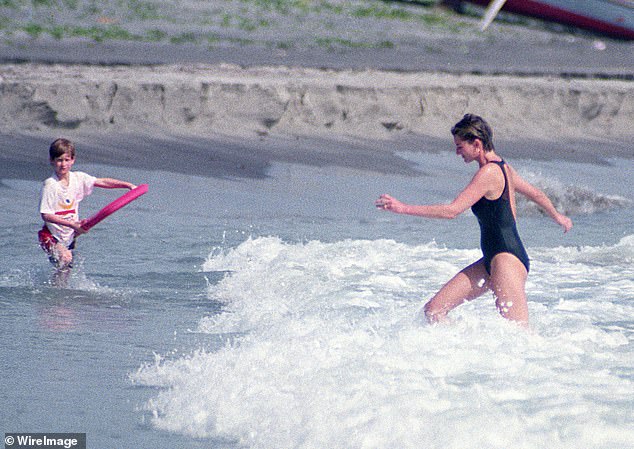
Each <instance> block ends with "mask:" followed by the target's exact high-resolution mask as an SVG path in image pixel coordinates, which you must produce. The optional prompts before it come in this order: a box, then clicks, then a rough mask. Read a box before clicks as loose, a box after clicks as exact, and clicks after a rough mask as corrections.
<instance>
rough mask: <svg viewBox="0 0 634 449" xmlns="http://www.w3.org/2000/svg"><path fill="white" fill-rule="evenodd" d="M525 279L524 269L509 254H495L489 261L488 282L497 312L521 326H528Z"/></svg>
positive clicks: (518, 261) (526, 275)
mask: <svg viewBox="0 0 634 449" xmlns="http://www.w3.org/2000/svg"><path fill="white" fill-rule="evenodd" d="M527 277H528V273H527V272H526V267H525V266H524V264H523V263H522V262H520V260H519V259H518V258H517V257H516V256H514V255H513V254H511V253H500V254H497V255H496V256H495V257H494V258H493V260H492V261H491V278H490V280H489V282H490V287H491V290H493V294H494V295H495V304H496V306H497V308H498V311H499V312H500V315H502V316H503V317H504V318H507V319H509V320H512V321H517V322H518V323H521V324H522V325H528V304H527V301H526V278H527Z"/></svg>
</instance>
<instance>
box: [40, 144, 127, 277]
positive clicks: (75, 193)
mask: <svg viewBox="0 0 634 449" xmlns="http://www.w3.org/2000/svg"><path fill="white" fill-rule="evenodd" d="M49 158H50V162H51V165H52V166H53V168H54V170H55V174H54V175H53V176H51V177H50V178H48V179H47V180H46V181H44V186H43V187H42V198H41V201H40V214H41V215H42V219H43V220H44V227H43V228H42V229H41V230H40V231H39V233H38V237H39V241H40V246H41V247H42V249H43V250H44V251H46V252H47V253H48V255H49V260H50V261H51V262H52V263H54V264H56V265H57V267H58V268H59V269H67V268H70V267H71V266H72V265H71V264H72V262H73V252H72V251H73V249H74V248H75V237H76V236H78V235H81V234H84V233H86V232H87V231H86V230H84V229H83V228H82V227H81V223H82V222H81V221H80V220H79V202H80V201H81V200H83V199H84V198H85V197H86V196H88V195H90V194H91V193H92V191H93V187H101V188H105V189H123V188H125V189H134V188H135V187H136V186H135V185H134V184H131V183H129V182H125V181H119V180H118V179H112V178H95V177H94V176H90V175H88V174H86V173H83V172H73V171H71V169H72V167H73V164H74V163H75V145H73V143H72V142H71V141H69V140H67V139H57V140H55V141H54V142H53V143H52V144H51V146H50V148H49Z"/></svg>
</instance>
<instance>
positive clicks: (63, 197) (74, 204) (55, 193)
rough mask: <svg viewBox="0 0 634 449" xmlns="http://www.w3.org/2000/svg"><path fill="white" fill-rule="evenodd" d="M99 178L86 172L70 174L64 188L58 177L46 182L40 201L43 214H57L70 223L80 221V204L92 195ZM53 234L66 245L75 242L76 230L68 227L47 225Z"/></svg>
mask: <svg viewBox="0 0 634 449" xmlns="http://www.w3.org/2000/svg"><path fill="white" fill-rule="evenodd" d="M96 180H97V178H95V177H94V176H90V175H88V174H86V173H84V172H80V171H72V172H70V173H69V180H68V187H66V186H64V185H63V184H62V183H61V182H60V180H59V178H58V177H57V175H53V176H51V177H50V178H48V179H47V180H46V181H44V185H43V186H42V199H41V201H40V213H41V214H55V215H57V216H61V217H63V218H64V219H66V220H69V221H77V220H79V202H80V201H81V200H83V199H84V198H85V197H87V196H88V195H90V194H91V193H92V190H93V188H94V186H95V181H96ZM46 226H47V227H48V229H49V231H51V234H53V236H54V237H55V238H56V239H57V240H59V241H60V242H61V243H63V244H64V245H66V246H68V245H70V244H71V242H72V241H73V237H74V236H75V230H74V229H73V228H71V227H68V226H60V225H58V224H54V223H48V222H47V223H46Z"/></svg>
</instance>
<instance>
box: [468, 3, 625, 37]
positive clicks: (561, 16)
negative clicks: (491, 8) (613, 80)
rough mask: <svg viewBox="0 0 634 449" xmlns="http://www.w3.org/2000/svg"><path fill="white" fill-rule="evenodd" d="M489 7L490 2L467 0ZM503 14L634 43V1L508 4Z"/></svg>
mask: <svg viewBox="0 0 634 449" xmlns="http://www.w3.org/2000/svg"><path fill="white" fill-rule="evenodd" d="M466 1H469V2H471V3H477V4H479V5H483V6H486V5H488V4H489V3H490V1H489V0H466ZM502 10H503V11H509V12H514V13H518V14H523V15H527V16H533V17H538V18H541V19H546V20H552V21H555V22H559V23H565V24H569V25H574V26H577V27H579V28H585V29H588V30H593V31H596V32H599V33H603V34H607V35H610V36H613V37H617V38H621V39H634V1H633V0H587V1H578V0H507V1H506V2H505V3H504V6H503V7H502Z"/></svg>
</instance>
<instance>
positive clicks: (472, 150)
mask: <svg viewBox="0 0 634 449" xmlns="http://www.w3.org/2000/svg"><path fill="white" fill-rule="evenodd" d="M453 141H454V143H455V144H456V154H457V155H458V156H462V159H464V161H465V162H466V163H469V162H473V161H474V160H476V158H477V157H478V155H479V154H480V153H481V151H482V143H480V141H479V140H478V139H476V140H474V141H473V142H471V143H469V142H468V141H466V140H462V139H461V138H460V137H458V136H453Z"/></svg>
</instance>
